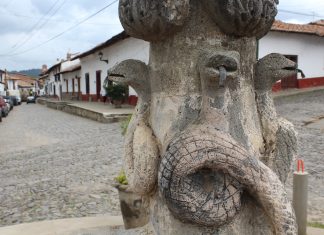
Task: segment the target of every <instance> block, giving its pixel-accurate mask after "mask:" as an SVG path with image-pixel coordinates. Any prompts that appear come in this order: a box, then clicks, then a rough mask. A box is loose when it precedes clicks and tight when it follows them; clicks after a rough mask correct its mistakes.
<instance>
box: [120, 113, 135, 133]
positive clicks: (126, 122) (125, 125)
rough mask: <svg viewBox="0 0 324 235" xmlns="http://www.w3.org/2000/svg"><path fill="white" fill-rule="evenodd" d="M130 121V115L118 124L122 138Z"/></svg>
mask: <svg viewBox="0 0 324 235" xmlns="http://www.w3.org/2000/svg"><path fill="white" fill-rule="evenodd" d="M131 119H132V115H131V114H130V115H128V116H127V118H126V119H125V120H123V121H121V122H120V128H121V130H122V132H121V134H122V135H123V136H125V135H126V132H127V128H128V125H129V122H130V120H131Z"/></svg>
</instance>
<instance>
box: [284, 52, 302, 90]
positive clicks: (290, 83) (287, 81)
mask: <svg viewBox="0 0 324 235" xmlns="http://www.w3.org/2000/svg"><path fill="white" fill-rule="evenodd" d="M285 57H286V58H287V59H289V60H291V61H294V62H295V63H296V65H298V56H297V55H285ZM297 68H298V66H297ZM297 87H298V80H297V73H296V74H295V75H292V76H289V77H286V78H283V79H281V88H282V89H289V88H297Z"/></svg>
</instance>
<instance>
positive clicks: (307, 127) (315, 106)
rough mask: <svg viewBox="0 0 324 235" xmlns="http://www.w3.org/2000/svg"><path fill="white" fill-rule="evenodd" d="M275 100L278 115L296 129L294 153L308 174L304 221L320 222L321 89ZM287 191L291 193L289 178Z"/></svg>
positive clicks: (323, 176)
mask: <svg viewBox="0 0 324 235" xmlns="http://www.w3.org/2000/svg"><path fill="white" fill-rule="evenodd" d="M275 103H276V106H277V111H278V113H279V115H280V116H283V117H284V118H286V119H288V120H289V121H290V122H292V123H293V124H294V126H295V130H296V131H297V132H298V154H299V157H300V158H301V159H304V161H305V167H306V170H307V171H308V173H309V192H308V221H315V222H321V223H324V160H323V159H324V122H323V120H322V117H323V118H324V92H323V90H320V91H315V92H312V93H305V94H303V95H298V96H289V97H285V98H280V99H278V100H276V102H275ZM294 169H296V164H294ZM287 191H288V193H289V194H290V195H291V192H292V177H290V179H289V182H288V185H287Z"/></svg>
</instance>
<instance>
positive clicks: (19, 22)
mask: <svg viewBox="0 0 324 235" xmlns="http://www.w3.org/2000/svg"><path fill="white" fill-rule="evenodd" d="M113 1H114V0H0V68H1V69H5V68H6V69H8V70H20V69H28V68H40V67H41V65H42V64H47V65H52V64H53V63H55V61H56V60H57V59H58V58H60V59H61V58H65V56H66V53H67V52H71V53H76V52H83V51H85V50H88V49H90V48H92V47H94V46H96V45H97V44H99V43H101V42H103V41H106V40H107V39H108V38H110V37H112V36H113V35H115V34H117V33H118V32H120V31H122V27H121V25H120V23H119V19H118V4H117V3H114V4H113V5H111V7H109V8H107V9H106V10H105V11H103V12H101V13H100V14H98V15H96V16H95V17H93V18H91V19H90V20H89V21H86V22H85V23H83V24H81V25H80V26H78V27H76V28H74V29H73V30H70V31H68V32H67V33H65V34H63V35H62V36H61V37H59V38H57V39H55V40H52V41H51V42H49V43H46V44H44V45H43V46H40V47H37V45H39V44H41V43H43V42H45V41H47V40H48V39H50V38H52V37H54V36H56V35H57V34H59V33H61V32H63V31H65V30H66V29H68V28H69V27H71V26H73V25H75V24H76V23H77V22H79V21H81V20H83V19H85V18H86V17H87V16H89V15H91V14H93V13H94V12H96V11H98V10H99V9H101V8H103V7H104V6H106V5H108V4H110V3H112V2H113ZM278 9H279V14H278V16H277V19H279V20H282V21H285V22H290V23H308V22H311V21H315V20H319V19H324V1H323V0H307V1H305V0H280V4H279V6H278ZM286 11H292V12H297V13H301V14H293V13H288V12H286ZM46 13H48V14H46ZM37 22H39V24H38V25H36V26H35V24H36V23H37ZM33 26H35V27H33ZM33 47H37V49H35V50H30V51H28V52H26V53H22V52H24V51H26V50H29V49H30V48H33ZM12 54H17V55H14V56H7V55H12Z"/></svg>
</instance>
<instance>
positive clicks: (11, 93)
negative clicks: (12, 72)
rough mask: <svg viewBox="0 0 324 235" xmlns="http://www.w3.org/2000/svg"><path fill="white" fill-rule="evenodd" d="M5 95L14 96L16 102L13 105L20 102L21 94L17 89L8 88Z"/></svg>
mask: <svg viewBox="0 0 324 235" xmlns="http://www.w3.org/2000/svg"><path fill="white" fill-rule="evenodd" d="M7 95H8V96H14V97H16V99H17V103H16V104H14V105H18V104H21V94H20V91H19V90H8V91H7Z"/></svg>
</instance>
